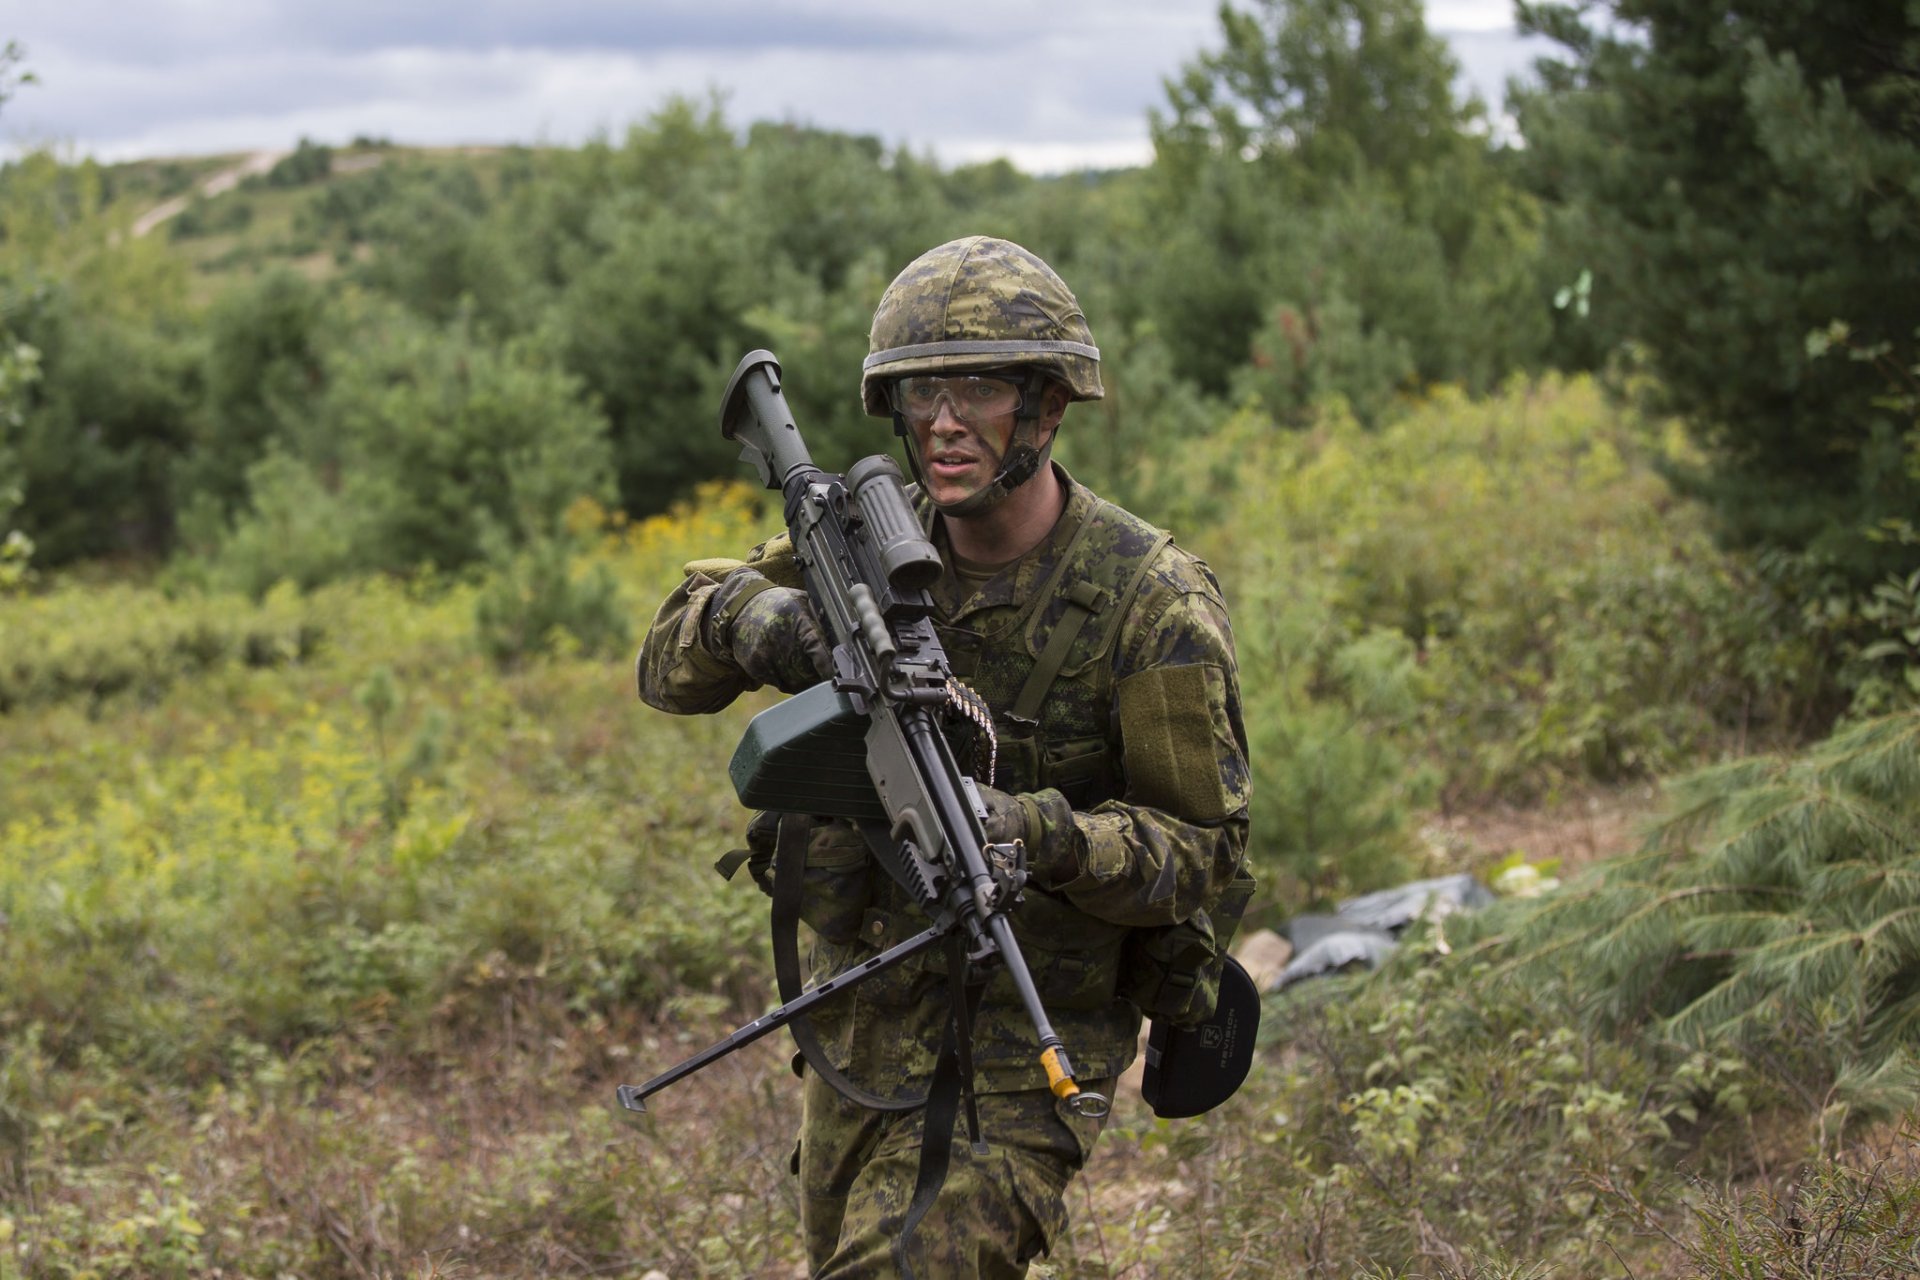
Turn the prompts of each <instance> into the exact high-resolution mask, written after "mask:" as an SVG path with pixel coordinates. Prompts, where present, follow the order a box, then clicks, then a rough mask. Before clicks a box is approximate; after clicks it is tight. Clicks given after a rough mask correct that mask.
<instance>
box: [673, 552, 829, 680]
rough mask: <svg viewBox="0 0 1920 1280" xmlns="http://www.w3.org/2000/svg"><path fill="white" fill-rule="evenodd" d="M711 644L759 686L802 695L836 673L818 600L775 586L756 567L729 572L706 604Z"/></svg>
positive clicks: (708, 644)
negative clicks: (816, 605) (817, 609)
mask: <svg viewBox="0 0 1920 1280" xmlns="http://www.w3.org/2000/svg"><path fill="white" fill-rule="evenodd" d="M705 639H706V644H707V650H708V652H710V653H713V654H716V655H720V656H725V657H729V658H731V659H732V660H733V663H734V665H735V666H737V667H739V668H740V670H741V671H742V672H743V673H744V674H745V675H746V676H747V678H748V679H750V680H752V681H753V682H754V683H755V684H770V685H772V686H773V687H774V688H776V689H779V690H781V691H783V692H785V693H797V692H799V691H800V690H802V689H805V688H807V687H808V686H809V685H813V684H816V683H818V682H819V681H820V680H821V679H822V678H824V677H825V676H827V675H829V674H831V672H832V671H833V658H832V656H831V650H830V648H829V647H828V645H827V638H826V635H825V634H824V633H823V632H822V631H821V629H820V620H819V618H817V617H815V616H814V612H813V602H812V601H810V600H808V599H807V593H806V592H804V591H801V590H799V589H798V588H795V587H776V586H774V585H773V583H771V582H769V581H768V580H767V579H766V578H765V577H763V576H762V575H761V574H759V573H757V572H755V571H754V570H752V569H736V570H734V571H733V572H732V573H730V574H728V575H727V577H726V580H725V581H723V582H722V583H721V584H720V589H719V590H717V591H715V592H714V593H713V599H712V600H711V601H710V602H709V603H708V605H707V619H706V635H705Z"/></svg>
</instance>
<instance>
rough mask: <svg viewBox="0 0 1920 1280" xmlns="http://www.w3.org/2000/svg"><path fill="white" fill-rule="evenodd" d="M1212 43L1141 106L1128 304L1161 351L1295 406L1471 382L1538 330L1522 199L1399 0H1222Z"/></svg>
mask: <svg viewBox="0 0 1920 1280" xmlns="http://www.w3.org/2000/svg"><path fill="white" fill-rule="evenodd" d="M1221 19H1222V23H1223V26H1224V34H1225V47H1224V48H1222V49H1221V50H1219V51H1217V52H1211V53H1207V54H1204V55H1202V56H1201V57H1200V58H1198V59H1197V60H1195V61H1194V62H1193V63H1192V64H1191V65H1189V66H1188V67H1187V68H1186V69H1185V71H1184V72H1183V74H1182V75H1181V77H1180V78H1179V79H1178V80H1177V81H1172V82H1170V83H1169V86H1168V96H1169V110H1168V111H1167V113H1166V114H1165V115H1156V117H1155V119H1154V143H1155V149H1156V153H1157V157H1156V163H1155V173H1154V192H1155V204H1154V206H1153V214H1154V218H1155V223H1156V225H1155V226H1154V229H1153V230H1154V240H1155V252H1154V254H1153V255H1152V257H1151V258H1150V259H1149V260H1148V261H1147V262H1145V263H1143V264H1142V266H1143V269H1144V272H1145V274H1146V280H1145V282H1144V284H1143V287H1142V289H1141V291H1140V292H1141V295H1142V297H1141V299H1140V305H1141V306H1142V309H1143V311H1144V312H1145V314H1146V315H1148V316H1150V317H1151V318H1152V319H1153V320H1154V321H1155V323H1156V325H1157V326H1158V327H1159V328H1160V330H1161V332H1163V333H1164V334H1165V335H1166V337H1167V340H1168V342H1169V344H1170V345H1171V346H1172V347H1173V349H1174V351H1175V354H1176V358H1177V362H1178V367H1179V368H1180V369H1181V370H1182V371H1183V372H1185V373H1187V374H1188V375H1189V376H1191V377H1193V378H1195V379H1196V380H1197V381H1198V382H1199V384H1200V385H1201V386H1202V387H1205V388H1207V389H1209V390H1213V391H1220V390H1224V389H1226V388H1227V386H1228V385H1229V384H1230V383H1231V382H1232V381H1233V380H1234V371H1235V370H1237V369H1239V368H1240V367H1241V366H1242V365H1244V364H1247V363H1248V361H1249V360H1251V364H1252V368H1251V371H1250V377H1249V378H1248V379H1246V380H1245V387H1244V388H1243V389H1245V390H1251V391H1255V392H1257V393H1259V394H1260V395H1261V396H1262V397H1263V399H1265V400H1266V402H1267V405H1268V408H1269V409H1270V410H1271V411H1273V412H1275V413H1277V414H1283V415H1288V416H1291V417H1295V418H1298V417H1299V416H1300V414H1301V411H1302V409H1303V408H1304V407H1305V406H1307V405H1308V404H1310V403H1312V402H1313V401H1314V400H1315V399H1317V398H1319V397H1321V396H1323V395H1325V394H1326V393H1328V392H1337V393H1339V394H1341V395H1344V396H1345V397H1346V398H1347V400H1348V402H1349V403H1350V404H1351V405H1352V406H1353V407H1354V408H1355V410H1356V411H1358V412H1359V413H1360V415H1361V417H1362V419H1363V420H1365V421H1374V420H1375V419H1376V418H1377V416H1378V414H1379V413H1380V412H1381V411H1382V410H1383V409H1384V408H1385V406H1386V403H1387V402H1388V401H1389V400H1390V399H1391V397H1392V396H1393V395H1394V394H1395V393H1396V392H1398V391H1401V390H1405V389H1409V388H1410V387H1412V386H1414V385H1417V384H1418V383H1419V382H1423V381H1435V380H1447V381H1461V382H1465V383H1466V384H1467V385H1468V386H1470V387H1472V388H1474V389H1475V390H1480V389H1484V388H1487V387H1489V386H1491V385H1492V384H1494V383H1495V382H1497V381H1498V380H1499V379H1500V378H1502V377H1504V376H1505V375H1506V374H1507V373H1508V372H1510V371H1511V370H1513V369H1514V368H1516V367H1520V366H1524V365H1527V364H1529V363H1531V362H1532V361H1533V360H1534V359H1535V358H1536V357H1537V354H1538V353H1539V351H1540V350H1541V347H1542V345H1543V343H1544V341H1545V339H1546V337H1547V312H1546V309H1545V306H1544V302H1545V297H1544V294H1545V292H1546V291H1545V290H1544V289H1543V288H1542V287H1541V285H1540V283H1539V281H1538V268H1537V267H1536V266H1535V265H1534V263H1535V260H1536V258H1537V256H1538V251H1539V250H1538V236H1537V231H1536V228H1535V223H1536V221H1537V218H1536V216H1535V214H1534V213H1533V209H1532V205H1531V203H1530V202H1529V201H1528V200H1527V199H1526V198H1525V197H1522V196H1521V195H1519V193H1518V192H1517V191H1516V190H1515V189H1514V188H1513V187H1512V186H1511V185H1510V184H1509V183H1508V181H1507V180H1506V179H1505V177H1504V176H1503V175H1502V173H1501V171H1500V169H1499V167H1498V165H1497V164H1496V159H1497V157H1496V156H1495V154H1494V153H1493V152H1492V150H1491V149H1490V147H1489V144H1488V142H1487V140H1486V137H1485V130H1484V128H1483V121H1482V118H1481V117H1482V110H1481V107H1480V105H1479V104H1478V103H1477V102H1472V101H1469V102H1467V103H1465V104H1461V103H1459V102H1457V101H1456V99H1455V98H1454V92H1453V82H1454V79H1455V78H1456V74H1457V68H1456V67H1455V65H1454V63H1453V61H1452V58H1451V57H1450V56H1449V55H1448V53H1447V51H1446V46H1445V44H1444V43H1443V42H1442V41H1441V40H1439V39H1438V38H1436V37H1434V36H1432V35H1431V34H1429V33H1428V31H1427V29H1426V26H1425V23H1424V20H1423V18H1422V14H1421V9H1420V6H1419V5H1418V4H1416V3H1414V2H1413V0H1262V3H1260V4H1258V5H1255V6H1253V7H1252V8H1251V9H1250V10H1248V11H1245V12H1243V11H1240V10H1237V9H1235V8H1233V7H1231V6H1224V7H1223V8H1222V10H1221Z"/></svg>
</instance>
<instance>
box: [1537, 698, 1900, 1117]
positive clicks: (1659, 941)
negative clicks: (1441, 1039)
mask: <svg viewBox="0 0 1920 1280" xmlns="http://www.w3.org/2000/svg"><path fill="white" fill-rule="evenodd" d="M1672 794H1673V797H1674V799H1673V806H1674V811H1673V816H1672V817H1671V818H1670V819H1669V820H1668V821H1667V822H1666V824H1665V826H1664V827H1663V829H1662V830H1661V831H1660V832H1659V833H1658V835H1657V837H1656V838H1655V839H1654V840H1653V841H1652V842H1650V843H1649V844H1648V846H1647V848H1646V849H1645V850H1644V851H1643V852H1642V853H1640V854H1639V855H1637V856H1635V857H1633V858H1630V859H1625V860H1621V861H1617V862H1615V863H1612V864H1608V865H1607V866H1605V867H1603V868H1601V869H1599V870H1598V871H1597V872H1596V873H1595V874H1592V875H1590V876H1588V877H1586V878H1585V879H1583V880H1582V881H1581V882H1580V883H1579V885H1578V886H1577V887H1575V888H1574V889H1571V890H1568V891H1563V892H1562V893H1561V894H1559V895H1556V896H1554V897H1551V898H1548V899H1544V900H1542V902H1541V904H1540V905H1539V906H1538V907H1537V908H1535V909H1533V910H1532V911H1531V912H1530V913H1529V914H1527V915H1525V916H1524V917H1523V918H1521V919H1519V920H1517V921H1515V922H1513V923H1512V924H1511V925H1510V926H1509V932H1508V937H1507V940H1506V941H1505V942H1504V943H1503V944H1502V950H1503V953H1504V954H1505V955H1506V956H1508V957H1509V959H1508V961H1507V963H1508V964H1509V965H1510V966H1511V967H1513V968H1514V969H1516V970H1517V971H1518V973H1519V974H1520V975H1521V976H1522V978H1523V980H1532V978H1533V977H1534V976H1535V975H1538V974H1540V973H1543V972H1550V971H1552V972H1558V971H1561V970H1565V971H1567V972H1569V973H1570V974H1571V975H1572V977H1573V980H1574V981H1575V982H1576V983H1577V984H1578V986H1579V987H1580V988H1581V989H1582V990H1583V992H1584V993H1585V995H1586V998H1587V999H1588V1000H1589V1001H1590V1002H1591V1007H1592V1008H1593V1009H1594V1011H1595V1013H1596V1015H1597V1016H1598V1017H1600V1018H1601V1019H1603V1020H1604V1021H1605V1022H1606V1023H1607V1024H1608V1025H1615V1026H1617V1025H1631V1024H1636V1023H1641V1022H1646V1021H1649V1020H1650V1021H1652V1022H1654V1023H1656V1024H1657V1025H1658V1027H1659V1028H1660V1029H1661V1031H1662V1032H1663V1033H1664V1034H1667V1035H1670V1036H1673V1037H1675V1038H1677V1039H1681V1040H1685V1041H1688V1042H1692V1043H1699V1044H1711V1045H1715V1046H1721V1047H1722V1049H1723V1051H1725V1050H1731V1051H1734V1052H1737V1053H1740V1054H1742V1055H1744V1056H1746V1057H1747V1058H1748V1059H1749V1060H1750V1061H1753V1062H1755V1063H1758V1064H1761V1065H1762V1066H1764V1068H1765V1069H1766V1070H1767V1071H1769V1072H1770V1073H1771V1074H1773V1075H1774V1076H1775V1077H1777V1078H1779V1079H1781V1080H1782V1081H1784V1082H1785V1083H1787V1084H1788V1085H1790V1086H1792V1087H1793V1088H1795V1089H1797V1090H1798V1091H1799V1092H1800V1094H1801V1096H1802V1097H1804V1098H1805V1099H1806V1101H1808V1102H1809V1103H1812V1104H1813V1110H1814V1112H1815V1113H1816V1115H1817V1117H1818V1124H1819V1127H1820V1130H1821V1132H1822V1134H1823V1137H1825V1138H1828V1139H1832V1138H1836V1137H1837V1136H1838V1134H1839V1133H1840V1132H1841V1131H1842V1130H1843V1129H1844V1128H1845V1126H1846V1125H1847V1124H1848V1123H1849V1122H1850V1121H1854V1120H1858V1119H1862V1118H1871V1117H1874V1116H1879V1115H1886V1114H1890V1113H1894V1112H1898V1111H1900V1110H1904V1109H1906V1108H1908V1107H1910V1106H1911V1105H1912V1104H1913V1101H1914V1099H1915V1098H1916V1097H1920V1069H1916V1065H1915V1063H1914V1061H1913V1056H1912V1045H1913V1037H1914V1034H1915V1028H1916V1026H1920V996H1916V994H1915V987H1914V978H1915V975H1916V974H1917V973H1920V923H1917V922H1920V865H1916V863H1915V857H1914V850H1915V848H1916V845H1917V844H1920V805H1917V804H1916V798H1920V715H1916V714H1914V713H1912V712H1909V713H1905V714H1903V715H1899V716H1893V717H1888V718H1884V719H1881V720H1875V721H1868V722H1866V723H1863V724H1861V725H1858V726H1856V727H1854V728H1852V729H1849V730H1847V731H1845V732H1843V733H1840V734H1837V735H1835V736H1834V737H1833V738H1832V739H1831V740H1829V741H1827V742H1825V743H1822V744H1821V745H1819V746H1818V747H1816V748H1814V749H1812V750H1810V751H1808V752H1807V753H1805V754H1804V755H1802V756H1800V757H1797V758H1785V759H1767V758H1755V759H1750V760H1743V761H1739V762H1736V763H1733V764H1729V765H1724V766H1721V767H1718V768H1715V769H1710V770H1707V771H1705V772H1703V773H1699V774H1696V775H1694V776H1693V777H1691V778H1689V779H1686V780H1684V781H1682V782H1679V783H1676V784H1674V787H1673V789H1672Z"/></svg>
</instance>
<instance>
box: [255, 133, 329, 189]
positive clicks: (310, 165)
mask: <svg viewBox="0 0 1920 1280" xmlns="http://www.w3.org/2000/svg"><path fill="white" fill-rule="evenodd" d="M332 172H333V148H332V147H329V146H325V145H323V144H321V143H318V142H314V141H313V140H311V139H309V138H302V139H300V142H299V144H298V145H297V146H295V147H294V149H293V150H292V151H291V152H289V153H288V154H287V155H285V156H284V157H282V158H281V159H280V160H278V161H277V162H275V164H274V166H273V168H271V169H269V170H268V171H267V174H266V177H265V178H264V179H263V181H264V183H265V184H266V185H267V186H269V187H304V186H307V185H309V184H310V183H315V182H320V181H322V180H324V179H325V178H326V177H327V175H329V174H331V173H332Z"/></svg>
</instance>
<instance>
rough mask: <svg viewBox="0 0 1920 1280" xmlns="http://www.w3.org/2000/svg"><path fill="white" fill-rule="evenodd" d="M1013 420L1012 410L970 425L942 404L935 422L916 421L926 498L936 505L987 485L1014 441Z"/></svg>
mask: <svg viewBox="0 0 1920 1280" xmlns="http://www.w3.org/2000/svg"><path fill="white" fill-rule="evenodd" d="M1014 421H1015V413H1014V411H1013V410H1009V411H1007V412H1006V413H1001V414H996V415H994V416H992V417H986V416H984V415H981V416H978V417H976V419H975V421H974V422H973V423H972V424H971V425H969V424H967V423H964V422H962V421H960V420H959V419H958V418H956V417H954V415H953V409H952V406H950V405H948V404H945V403H942V404H941V405H940V410H939V412H938V413H937V414H935V415H934V418H933V421H931V422H928V423H925V424H915V426H914V429H913V433H914V435H915V436H916V437H917V442H918V444H919V446H920V462H921V469H922V470H923V471H924V472H925V475H926V484H927V497H929V498H931V499H932V500H933V503H934V505H935V506H947V505H949V504H951V503H955V502H959V501H960V500H962V499H963V498H969V497H972V496H973V495H974V494H976V493H978V492H979V491H980V490H982V489H984V488H986V487H987V484H988V482H990V481H991V480H992V479H993V477H994V474H995V473H996V472H998V471H999V470H1000V459H1001V458H1002V457H1004V456H1006V452H1007V446H1008V444H1010V443H1011V442H1012V440H1013V426H1014Z"/></svg>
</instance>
